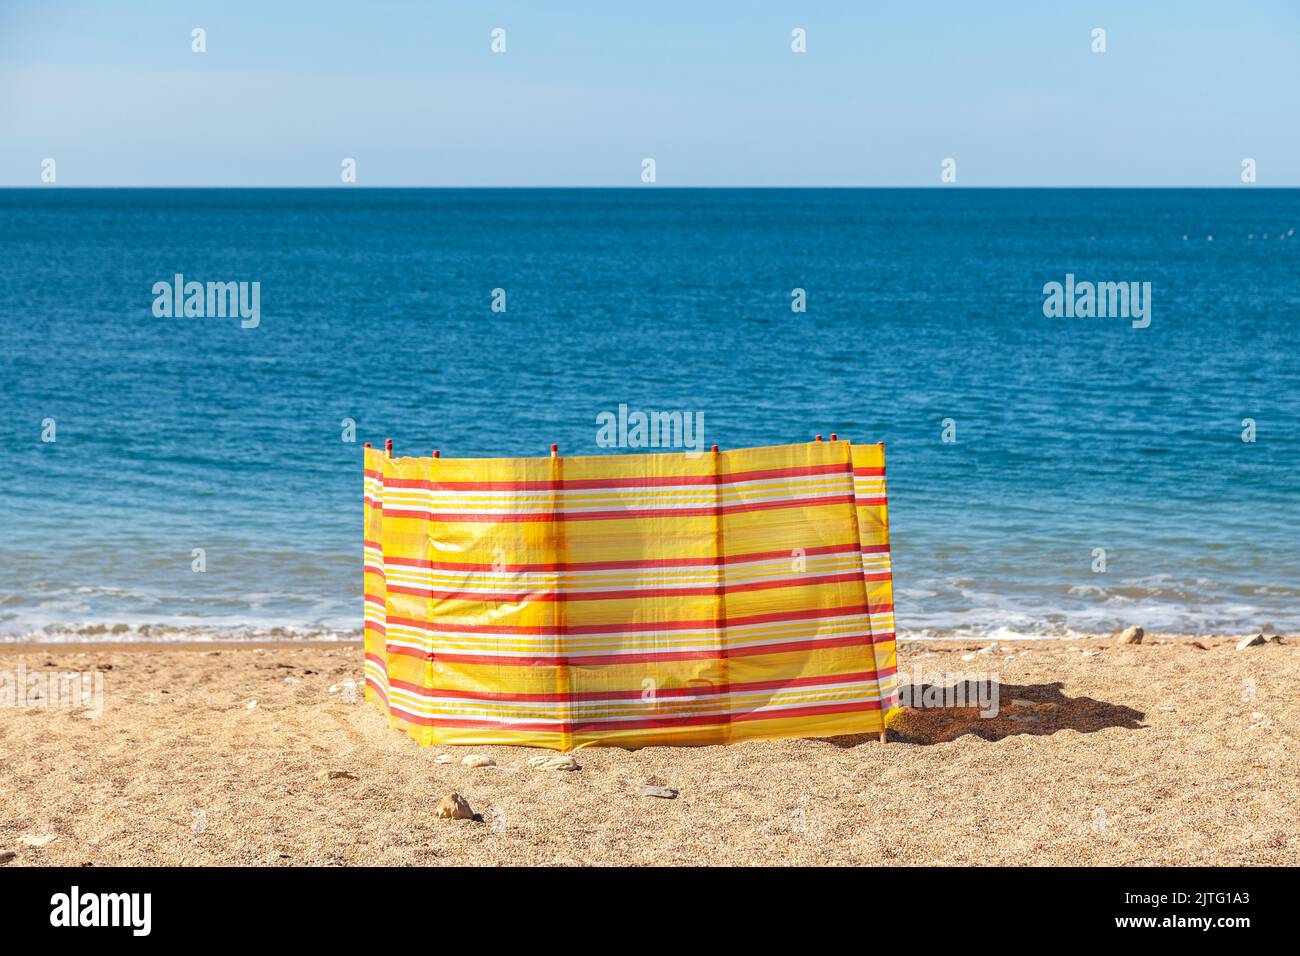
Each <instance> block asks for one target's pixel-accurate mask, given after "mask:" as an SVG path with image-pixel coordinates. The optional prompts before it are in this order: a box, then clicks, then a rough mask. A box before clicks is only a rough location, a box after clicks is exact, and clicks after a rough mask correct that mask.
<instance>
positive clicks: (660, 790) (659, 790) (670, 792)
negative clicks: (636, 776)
mask: <svg viewBox="0 0 1300 956" xmlns="http://www.w3.org/2000/svg"><path fill="white" fill-rule="evenodd" d="M637 792H638V793H639V794H640V795H641V796H643V797H659V798H660V799H663V800H676V799H677V791H676V790H674V789H673V788H672V787H642V788H641V789H640V790H638V791H637Z"/></svg>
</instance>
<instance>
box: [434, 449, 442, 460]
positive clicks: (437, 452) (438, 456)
mask: <svg viewBox="0 0 1300 956" xmlns="http://www.w3.org/2000/svg"><path fill="white" fill-rule="evenodd" d="M433 457H434V458H441V457H442V452H440V451H438V449H436V448H435V449H434V450H433Z"/></svg>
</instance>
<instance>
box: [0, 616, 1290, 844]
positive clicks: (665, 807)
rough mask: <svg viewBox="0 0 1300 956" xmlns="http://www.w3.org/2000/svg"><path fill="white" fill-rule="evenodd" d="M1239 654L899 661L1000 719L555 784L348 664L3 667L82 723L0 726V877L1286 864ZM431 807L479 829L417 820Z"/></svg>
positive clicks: (12, 651) (18, 656) (1275, 752)
mask: <svg viewBox="0 0 1300 956" xmlns="http://www.w3.org/2000/svg"><path fill="white" fill-rule="evenodd" d="M1236 641H1237V638H1229V637H1216V638H1206V637H1200V638H1192V637H1186V636H1177V635H1148V636H1147V638H1146V640H1145V642H1144V643H1143V644H1141V645H1137V646H1117V645H1116V644H1115V643H1114V641H1113V640H1109V639H1102V638H1096V639H1083V640H1066V641H1012V642H1006V643H1003V644H1001V645H1000V646H997V647H996V648H993V649H986V650H985V652H984V653H979V652H980V650H981V645H980V644H976V643H963V642H925V643H904V644H902V645H900V649H899V663H900V671H901V673H902V674H903V675H904V684H905V685H911V684H913V683H914V682H915V681H922V682H925V681H929V680H930V677H929V676H928V675H931V674H934V675H944V674H950V673H952V674H956V673H971V672H978V673H980V674H983V675H985V676H987V677H990V678H992V677H993V676H994V675H996V679H997V681H998V684H999V702H1000V707H999V711H998V715H997V716H996V717H993V718H990V719H982V718H980V717H978V715H977V714H976V713H975V711H974V710H973V709H971V708H922V709H919V710H908V711H905V712H903V713H902V714H900V715H897V718H896V719H895V720H894V721H893V722H892V723H891V728H892V729H891V731H890V742H889V743H887V744H884V745H882V744H880V743H879V742H878V741H877V740H876V739H875V738H874V737H872V738H865V739H846V738H841V739H834V740H785V741H774V742H758V743H746V744H741V745H737V746H733V747H703V748H648V749H643V750H640V751H634V752H629V751H624V750H619V749H609V748H594V749H582V750H578V751H575V752H574V754H573V756H574V757H575V758H576V760H577V762H578V764H579V765H580V769H579V770H577V771H572V772H565V771H546V770H538V769H534V768H533V767H530V766H529V765H528V763H527V760H528V758H529V757H532V756H536V755H537V754H539V753H546V754H550V753H553V752H552V751H536V750H530V749H526V748H515V747H483V748H447V747H430V748H425V749H421V748H420V747H418V746H416V745H415V743H413V742H412V741H411V740H409V739H408V738H407V737H405V736H404V735H402V734H401V733H399V732H398V731H395V730H391V729H389V727H388V726H387V722H386V720H385V718H384V716H383V715H382V714H381V713H380V711H379V710H378V709H377V708H376V707H374V706H371V705H367V704H365V703H364V702H363V701H362V695H361V693H360V681H361V656H360V650H359V646H357V645H351V644H343V643H334V644H283V643H282V644H261V645H253V644H222V645H217V644H194V645H156V644H155V645H149V644H108V643H102V644H82V645H31V644H26V645H24V644H11V645H3V646H0V672H5V673H8V674H10V675H18V674H20V673H21V674H23V675H25V676H28V677H29V676H30V675H33V674H47V675H48V674H55V673H64V672H83V673H84V672H98V673H101V674H102V675H103V685H102V686H103V706H102V712H101V713H99V714H98V716H87V711H86V709H85V708H49V707H40V706H30V705H29V706H3V707H0V753H3V760H2V761H0V860H4V861H5V864H6V865H9V866H21V865H43V864H55V865H68V866H83V865H89V866H105V865H133V864H166V865H173V864H179V865H204V864H237V865H304V864H308V865H340V864H341V865H357V864H382V865H389V864H420V865H439V864H476V865H479V864H481V865H516V864H632V865H681V864H847V865H857V864H869V865H880V864H882V863H883V864H886V865H896V866H910V865H925V864H961V865H987V864H1009V865H1041V864H1064V863H1078V864H1091V865H1097V864H1118V865H1130V864H1172V865H1182V864H1220V865H1237V864H1269V865H1296V864H1298V863H1300V836H1297V833H1296V828H1295V825H1294V821H1295V819H1296V816H1297V810H1298V809H1300V798H1298V797H1297V794H1296V789H1295V782H1296V766H1297V763H1296V760H1297V755H1298V754H1300V748H1297V740H1296V726H1297V717H1298V716H1300V699H1298V697H1297V694H1296V686H1297V678H1300V640H1296V639H1287V640H1283V641H1281V642H1270V643H1267V644H1264V645H1261V646H1257V647H1250V648H1247V649H1245V650H1240V651H1239V650H1236V649H1235V644H1236ZM254 701H255V702H256V703H255V704H254V703H253V702H254ZM468 753H475V754H483V755H486V756H489V757H492V758H494V759H495V761H496V766H495V767H484V768H478V769H470V768H468V767H465V766H463V765H462V764H461V758H462V757H464V756H465V755H466V754H468ZM444 754H450V755H451V757H452V758H453V761H452V762H450V763H438V762H437V758H438V757H439V756H441V755H444ZM645 785H657V786H662V787H669V788H673V789H676V790H677V791H679V794H678V796H677V798H676V799H658V798H654V797H647V796H641V795H639V788H641V787H642V786H645ZM452 791H455V792H457V793H459V794H461V795H462V796H463V797H464V798H465V799H466V800H468V801H469V803H470V805H471V806H472V808H473V810H474V811H475V812H476V813H477V814H478V815H479V816H480V817H481V820H442V819H437V818H436V817H435V816H434V812H433V811H434V807H435V805H436V804H437V802H438V800H439V799H440V798H441V797H443V796H445V795H446V794H448V793H450V792H452Z"/></svg>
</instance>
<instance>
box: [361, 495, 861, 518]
mask: <svg viewBox="0 0 1300 956" xmlns="http://www.w3.org/2000/svg"><path fill="white" fill-rule="evenodd" d="M884 500H885V499H883V498H860V499H857V504H858V505H870V504H880V503H882V502H883V501H884ZM853 501H854V497H853V496H852V495H829V496H826V497H822V498H793V499H788V500H781V501H754V502H745V503H743V504H738V505H723V506H721V507H714V506H712V505H706V506H704V507H699V508H660V509H654V508H628V509H616V510H607V511H531V512H511V513H508V514H485V513H483V512H477V511H469V512H435V511H426V510H423V509H406V508H384V509H383V511H384V517H385V518H423V519H425V520H426V521H441V522H444V523H445V522H454V521H460V522H467V521H484V522H489V523H497V524H502V523H514V522H520V521H616V520H620V519H629V518H698V517H703V516H705V515H716V514H743V513H746V512H752V511H773V510H776V509H779V508H820V507H823V506H826V505H842V504H849V503H851V502H853Z"/></svg>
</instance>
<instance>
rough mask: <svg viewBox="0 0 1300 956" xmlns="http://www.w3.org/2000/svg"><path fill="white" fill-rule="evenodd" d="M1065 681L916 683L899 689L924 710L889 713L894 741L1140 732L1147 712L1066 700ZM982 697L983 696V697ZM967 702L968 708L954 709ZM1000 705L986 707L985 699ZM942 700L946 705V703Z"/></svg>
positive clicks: (852, 741)
mask: <svg viewBox="0 0 1300 956" xmlns="http://www.w3.org/2000/svg"><path fill="white" fill-rule="evenodd" d="M1062 686H1064V685H1062V684H1061V683H1059V682H1057V683H1053V684H1000V683H998V682H997V681H992V682H988V683H985V684H984V686H983V687H980V686H977V684H976V682H975V681H965V682H960V681H959V682H955V683H953V684H949V685H946V686H945V685H932V684H911V685H903V686H902V687H900V688H899V694H900V698H901V699H902V700H903V701H905V702H906V701H911V702H913V703H915V704H919V705H921V706H912V707H906V706H905V707H903V708H902V709H901V710H898V711H896V712H894V713H893V714H891V715H890V717H889V720H888V722H887V726H888V728H889V740H890V741H891V742H892V741H899V742H900V743H909V744H941V743H947V742H948V741H951V740H956V739H957V738H958V737H962V736H964V735H966V734H973V735H974V736H976V737H980V738H982V739H984V740H1001V739H1003V738H1004V737H1012V736H1016V735H1018V734H1028V735H1030V736H1046V735H1048V734H1054V733H1056V732H1057V731H1058V730H1077V731H1079V733H1083V734H1091V733H1095V732H1096V731H1098V730H1106V729H1108V728H1110V727H1121V728H1123V729H1125V730H1140V729H1142V727H1143V726H1144V725H1143V724H1142V723H1141V721H1142V720H1144V719H1145V718H1146V714H1144V713H1142V712H1141V711H1138V710H1134V709H1133V708H1132V707H1124V706H1122V705H1120V704H1111V703H1107V702H1106V701H1104V700H1094V699H1093V698H1091V697H1066V696H1065V695H1064V694H1063V693H1061V687H1062ZM981 693H982V697H981V696H980V695H981ZM963 700H964V701H965V703H966V704H967V706H953V705H952V704H953V702H961V701H963ZM981 700H983V701H985V702H990V703H991V702H994V701H996V715H994V716H981V713H985V714H987V713H989V712H990V711H992V710H993V708H992V707H987V708H986V707H982V706H981V704H980V701H981ZM941 702H942V703H941ZM829 739H830V742H831V743H832V744H834V745H835V746H837V747H856V746H858V745H859V744H863V743H867V742H878V741H879V737H878V736H877V735H874V734H865V735H862V734H860V735H853V736H847V737H832V738H829Z"/></svg>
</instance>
